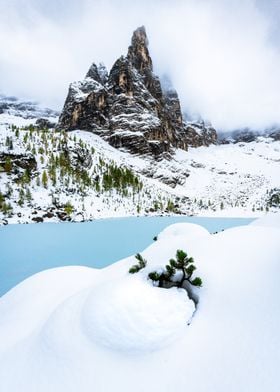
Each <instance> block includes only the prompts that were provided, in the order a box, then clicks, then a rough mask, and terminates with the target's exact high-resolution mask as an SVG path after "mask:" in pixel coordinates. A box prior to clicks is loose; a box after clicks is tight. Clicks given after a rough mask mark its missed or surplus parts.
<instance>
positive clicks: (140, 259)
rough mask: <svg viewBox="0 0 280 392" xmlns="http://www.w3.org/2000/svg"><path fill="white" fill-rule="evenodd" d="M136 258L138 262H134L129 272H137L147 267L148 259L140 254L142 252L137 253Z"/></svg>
mask: <svg viewBox="0 0 280 392" xmlns="http://www.w3.org/2000/svg"><path fill="white" fill-rule="evenodd" d="M135 258H136V260H138V263H137V264H134V265H133V266H132V267H131V268H130V269H129V271H128V272H129V273H130V274H135V273H136V272H139V271H140V270H141V269H143V268H145V267H146V265H147V260H145V259H144V258H143V256H141V255H140V253H137V255H135Z"/></svg>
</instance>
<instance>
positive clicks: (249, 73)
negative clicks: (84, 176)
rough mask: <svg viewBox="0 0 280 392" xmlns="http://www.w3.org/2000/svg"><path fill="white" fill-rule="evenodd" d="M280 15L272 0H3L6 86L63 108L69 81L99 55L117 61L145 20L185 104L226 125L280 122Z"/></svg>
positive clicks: (0, 34) (158, 63)
mask: <svg viewBox="0 0 280 392" xmlns="http://www.w3.org/2000/svg"><path fill="white" fill-rule="evenodd" d="M268 3H269V4H268ZM279 19H280V7H279V5H278V3H277V2H276V1H270V2H265V1H263V0H258V1H257V0H255V1H253V0H245V1H241V0H237V1H235V2H230V1H227V0H223V1H222V0H209V1H205V0H198V1H197V0H196V1H194V0H187V1H180V0H175V1H172V2H171V1H159V0H154V1H153V2H148V1H146V0H142V1H141V2H140V1H136V2H129V1H127V0H117V1H112V0H111V1H109V0H104V1H96V2H92V1H88V0H81V1H75V0H68V1H66V0H59V1H48V2H47V1H45V0H40V1H38V0H36V1H35V0H26V1H25V2H23V1H22V0H9V1H6V0H0V44H1V53H0V75H1V79H0V90H1V91H2V92H4V93H7V94H14V95H18V96H21V97H24V98H33V99H36V100H38V101H41V102H42V103H43V104H45V105H49V106H51V107H54V108H56V109H61V108H62V104H63V100H64V97H65V94H66V92H67V88H68V85H69V83H70V82H71V81H73V80H78V79H80V77H81V75H83V74H84V73H85V72H86V70H87V68H88V64H90V63H91V62H92V61H95V62H99V61H103V62H104V63H105V64H106V66H107V67H108V68H110V67H111V66H112V63H113V61H114V60H115V58H116V57H117V56H118V55H119V53H124V54H125V53H126V48H127V46H128V44H129V39H130V36H131V32H132V31H133V30H135V28H136V27H137V26H141V25H143V24H144V25H145V26H146V30H147V34H148V37H149V49H150V53H151V55H152V58H153V60H154V70H155V72H156V73H157V74H161V75H164V74H168V75H169V77H170V79H171V80H172V82H173V85H174V86H175V88H176V89H177V91H178V93H179V96H180V99H181V103H182V109H183V111H187V112H188V113H191V114H193V115H196V114H200V115H201V116H202V117H203V118H207V119H209V120H210V121H211V122H212V123H213V125H214V126H215V127H217V128H218V129H224V130H230V129H236V128H242V127H250V128H253V129H262V128H265V127H270V126H273V125H275V124H278V125H279V124H280V72H279V69H280V53H279V41H280V37H279V27H278V26H279Z"/></svg>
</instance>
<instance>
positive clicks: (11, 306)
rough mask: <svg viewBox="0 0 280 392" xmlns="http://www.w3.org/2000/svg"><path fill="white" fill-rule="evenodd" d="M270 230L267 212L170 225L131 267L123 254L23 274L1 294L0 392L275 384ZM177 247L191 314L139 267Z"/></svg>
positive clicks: (199, 390)
mask: <svg viewBox="0 0 280 392" xmlns="http://www.w3.org/2000/svg"><path fill="white" fill-rule="evenodd" d="M269 222H272V223H271V224H270V223H269ZM279 235H280V224H279V219H278V218H277V219H276V218H272V219H270V218H269V217H267V218H266V219H265V220H263V221H262V220H259V221H258V222H256V224H254V225H248V226H244V227H237V228H234V229H229V230H226V231H224V232H221V233H218V234H215V235H210V234H209V233H207V231H206V230H205V229H203V228H200V227H199V226H197V225H192V224H179V225H173V226H171V227H169V228H167V229H166V230H164V231H163V232H162V233H161V234H160V235H159V236H158V241H156V242H154V243H153V244H152V245H151V246H150V247H149V248H148V249H146V250H145V251H144V252H142V254H143V256H144V257H145V258H146V259H147V260H148V265H147V267H146V270H145V269H144V270H142V271H141V272H139V273H138V274H136V275H134V276H132V275H130V274H128V272H127V271H128V269H129V267H130V266H131V265H132V264H133V263H134V262H135V260H134V258H133V257H131V258H127V259H125V260H122V261H120V262H118V263H116V264H114V265H112V266H110V267H107V268H105V269H103V270H99V271H97V270H94V269H91V268H82V267H64V268H58V269H54V270H48V271H45V272H42V273H39V274H37V275H35V276H33V277H31V278H29V279H27V280H26V281H24V282H23V283H21V284H20V285H18V286H17V287H15V288H14V289H12V290H11V291H10V292H9V293H7V294H6V295H5V296H4V297H2V298H1V300H0V379H1V392H18V391H21V392H38V391H40V392H47V391H50V390H51V391H54V392H58V391H59V392H63V391H67V392H69V391H77V390H79V391H81V392H86V391H93V390H94V391H102V392H103V391H111V390H112V389H113V390H115V391H131V390H133V391H136V392H138V391H139V392H140V391H141V392H142V391H143V390H147V391H151V390H153V391H161V392H162V391H164V392H167V391H168V392H170V391H173V390H177V391H179V392H185V391H187V390H193V391H196V392H209V391H215V392H224V391H227V392H230V391H232V392H233V391H234V392H236V391H239V392H240V391H241V392H245V391H246V392H248V391H254V392H258V391H270V392H276V391H277V392H278V391H279V388H280V379H279V371H278V366H279V365H278V364H279V361H280V343H279V330H280V315H279V305H280V299H279V291H280V289H279V279H278V276H279V272H280V266H279V254H280V243H279ZM177 249H184V250H187V252H188V254H189V255H191V256H193V257H194V259H195V263H196V266H197V271H198V275H199V276H201V277H202V279H203V283H204V284H203V287H202V288H201V289H199V291H198V295H199V304H198V307H197V309H196V312H195V313H194V314H193V311H194V305H193V303H192V301H191V300H190V299H188V297H187V294H186V292H185V291H183V290H179V289H176V288H173V289H171V290H166V289H160V288H157V287H154V286H153V285H152V284H151V282H149V281H148V280H147V279H146V274H147V272H148V271H149V270H151V269H154V268H155V267H158V266H160V265H162V266H164V265H165V264H166V262H167V261H168V260H169V258H171V257H173V256H174V255H175V252H176V250H177ZM188 324H189V325H188Z"/></svg>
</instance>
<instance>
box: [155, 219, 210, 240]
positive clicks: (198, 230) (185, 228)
mask: <svg viewBox="0 0 280 392" xmlns="http://www.w3.org/2000/svg"><path fill="white" fill-rule="evenodd" d="M209 235H210V234H209V232H208V231H207V230H206V229H205V228H204V227H202V226H199V225H196V224H194V223H175V224H173V225H171V226H168V227H166V229H164V230H163V231H162V232H161V233H160V234H159V235H158V239H159V240H165V239H170V237H178V236H185V237H186V238H198V237H207V236H209Z"/></svg>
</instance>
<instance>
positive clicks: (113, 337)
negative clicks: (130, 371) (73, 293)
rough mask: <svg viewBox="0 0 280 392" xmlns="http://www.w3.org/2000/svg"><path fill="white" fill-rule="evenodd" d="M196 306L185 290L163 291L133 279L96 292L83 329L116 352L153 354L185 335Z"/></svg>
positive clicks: (87, 304)
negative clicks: (139, 351) (153, 351)
mask: <svg viewBox="0 0 280 392" xmlns="http://www.w3.org/2000/svg"><path fill="white" fill-rule="evenodd" d="M194 310H195V306H194V303H193V301H192V300H190V299H189V298H188V295H187V292H186V291H185V290H183V289H177V288H172V289H169V290H166V289H159V288H157V287H154V286H152V285H150V284H149V283H148V282H147V281H144V280H141V279H138V278H136V277H131V278H130V279H127V278H126V279H120V280H118V281H117V282H108V283H106V284H103V285H102V286H99V287H98V288H95V289H94V290H93V291H92V293H91V294H90V295H89V297H88V299H87V301H86V302H85V304H84V308H83V313H82V325H83V328H84V330H85V333H86V335H87V336H88V337H89V338H90V339H91V340H93V341H94V342H95V343H98V344H101V345H103V346H106V347H108V348H110V349H114V350H116V349H117V350H125V351H127V350H141V351H142V350H144V351H146V350H147V351H151V350H155V349H159V348H161V347H162V346H165V345H167V344H169V343H170V342H171V341H173V340H174V339H175V338H177V337H178V336H180V335H181V334H182V333H183V331H185V329H186V326H187V323H188V322H189V321H190V319H191V317H192V315H193V312H194Z"/></svg>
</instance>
